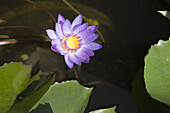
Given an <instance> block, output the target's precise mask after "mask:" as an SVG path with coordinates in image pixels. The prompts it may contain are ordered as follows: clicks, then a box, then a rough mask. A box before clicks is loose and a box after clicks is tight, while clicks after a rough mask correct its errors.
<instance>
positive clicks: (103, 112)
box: [90, 106, 116, 113]
mask: <svg viewBox="0 0 170 113" xmlns="http://www.w3.org/2000/svg"><path fill="white" fill-rule="evenodd" d="M115 109H116V106H115V107H112V108H107V109H100V110H96V111H92V112H90V113H116V112H115Z"/></svg>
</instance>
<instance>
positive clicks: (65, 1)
mask: <svg viewBox="0 0 170 113" xmlns="http://www.w3.org/2000/svg"><path fill="white" fill-rule="evenodd" d="M63 2H64V3H65V4H66V5H67V6H68V7H70V8H71V9H72V10H73V11H74V12H75V13H77V14H81V13H80V12H79V11H78V10H77V9H76V8H75V7H73V6H72V5H71V4H70V3H69V2H68V1H67V0H63ZM82 17H83V19H84V20H85V21H87V22H88V23H90V24H91V22H89V19H88V18H86V17H85V16H84V15H82ZM97 33H98V34H99V36H100V38H101V39H102V41H103V42H105V39H104V37H103V35H102V33H101V32H100V31H99V30H98V29H97Z"/></svg>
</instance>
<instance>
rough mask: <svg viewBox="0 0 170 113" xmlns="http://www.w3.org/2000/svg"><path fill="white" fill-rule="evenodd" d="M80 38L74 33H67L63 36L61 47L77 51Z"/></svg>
mask: <svg viewBox="0 0 170 113" xmlns="http://www.w3.org/2000/svg"><path fill="white" fill-rule="evenodd" d="M81 41H82V40H81V39H80V37H78V36H76V35H69V36H67V37H65V38H64V39H63V40H62V42H61V44H62V48H63V49H64V50H66V51H68V52H77V50H78V49H79V48H80V47H81V45H82V44H81Z"/></svg>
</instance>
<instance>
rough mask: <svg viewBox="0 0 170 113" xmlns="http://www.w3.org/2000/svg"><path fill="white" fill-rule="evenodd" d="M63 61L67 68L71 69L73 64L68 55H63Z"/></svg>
mask: <svg viewBox="0 0 170 113" xmlns="http://www.w3.org/2000/svg"><path fill="white" fill-rule="evenodd" d="M64 59H65V62H66V64H67V66H68V67H69V68H70V69H71V68H72V67H73V62H72V61H70V59H69V55H68V54H67V55H64Z"/></svg>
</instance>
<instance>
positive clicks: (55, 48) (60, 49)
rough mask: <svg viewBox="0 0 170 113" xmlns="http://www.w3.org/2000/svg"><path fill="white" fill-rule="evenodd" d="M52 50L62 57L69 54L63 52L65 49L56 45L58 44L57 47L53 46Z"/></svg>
mask: <svg viewBox="0 0 170 113" xmlns="http://www.w3.org/2000/svg"><path fill="white" fill-rule="evenodd" d="M51 49H52V50H53V51H55V52H58V53H60V54H61V55H66V54H67V52H66V51H64V50H63V48H62V47H61V45H56V44H55V45H52V46H51Z"/></svg>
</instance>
